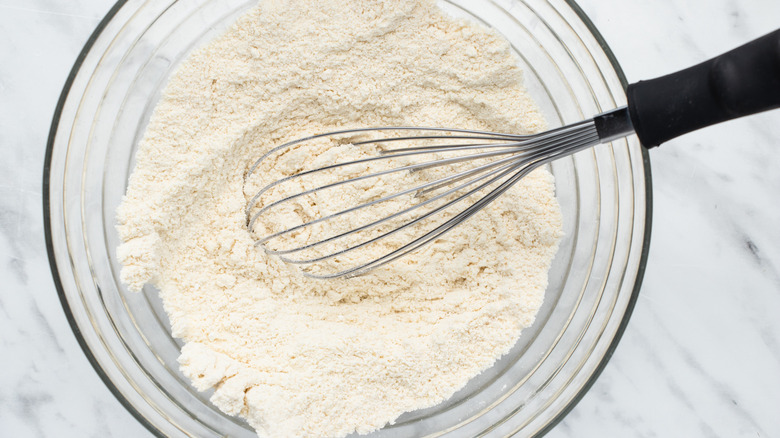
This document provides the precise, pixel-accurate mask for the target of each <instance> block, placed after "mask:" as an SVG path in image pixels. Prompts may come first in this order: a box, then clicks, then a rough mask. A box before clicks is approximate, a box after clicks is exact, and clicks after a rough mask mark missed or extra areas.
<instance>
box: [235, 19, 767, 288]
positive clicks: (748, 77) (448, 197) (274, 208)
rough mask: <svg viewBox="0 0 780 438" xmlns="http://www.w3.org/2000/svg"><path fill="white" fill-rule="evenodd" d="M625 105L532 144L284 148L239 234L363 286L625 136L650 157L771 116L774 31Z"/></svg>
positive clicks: (413, 133) (343, 142) (475, 140)
mask: <svg viewBox="0 0 780 438" xmlns="http://www.w3.org/2000/svg"><path fill="white" fill-rule="evenodd" d="M627 101H628V105H627V106H624V107H621V108H617V109H614V110H612V111H608V112H605V113H602V114H600V115H597V116H595V117H593V118H592V119H590V120H585V121H581V122H578V123H574V124H571V125H568V126H563V127H560V128H557V129H553V130H550V131H547V132H542V133H538V134H529V135H517V134H503V133H495V132H485V131H475V130H466V129H447V128H420V127H381V128H360V129H348V130H341V131H337V132H330V133H324V134H319V135H314V136H309V137H306V138H301V139H298V140H295V141H291V142H288V143H285V144H282V145H280V146H278V147H275V148H273V149H272V150H270V151H269V152H267V153H266V154H264V155H262V156H261V157H260V158H258V159H257V161H255V162H254V164H253V165H252V166H251V167H250V168H249V170H248V172H247V174H246V176H245V180H244V190H245V195H246V196H247V199H248V201H247V205H246V216H247V217H246V221H247V227H248V229H249V231H250V232H251V233H252V235H253V236H254V237H255V238H256V244H257V245H258V246H260V247H262V248H263V249H264V250H265V251H266V252H267V253H268V254H270V255H273V256H277V257H279V258H281V260H283V261H284V262H286V263H289V264H292V265H295V266H298V267H299V268H300V270H301V272H302V273H303V275H305V276H308V277H312V278H320V279H329V278H337V277H352V276H356V275H361V274H363V273H366V272H368V271H369V270H372V269H374V268H377V267H379V266H381V265H384V264H386V263H390V262H392V261H394V260H396V259H398V258H400V257H403V256H404V255H406V254H409V253H410V252H413V251H415V250H418V249H419V248H421V247H422V246H424V245H426V244H428V243H430V242H432V241H435V240H437V239H440V238H442V236H443V235H444V234H445V233H447V232H449V231H450V230H452V229H453V228H455V227H457V226H458V225H459V224H461V223H463V222H464V221H466V220H467V219H468V218H470V217H471V216H473V215H474V214H476V213H477V212H479V211H480V210H483V209H485V208H486V207H487V206H488V205H490V204H491V203H492V202H493V201H494V200H496V198H498V197H499V196H501V195H502V194H503V193H505V192H506V191H507V190H509V189H510V188H511V187H512V186H513V185H515V184H516V183H517V182H518V181H519V180H520V179H522V178H524V177H525V176H527V175H528V174H530V173H531V172H532V171H533V170H534V169H537V168H539V167H540V166H544V165H546V164H548V163H550V162H551V161H553V160H557V159H559V158H562V157H566V156H569V155H571V154H575V153H577V152H579V151H582V150H584V149H587V148H590V147H593V146H595V145H598V144H601V143H608V142H610V141H613V140H615V139H619V138H621V137H624V136H627V135H630V134H634V133H635V134H636V135H637V136H638V138H639V140H640V142H641V143H642V145H643V146H644V147H647V148H651V147H654V146H657V145H659V144H661V143H663V142H665V141H667V140H670V139H672V138H675V137H677V136H679V135H682V134H685V133H688V132H691V131H694V130H697V129H700V128H702V127H705V126H709V125H712V124H716V123H720V122H723V121H726V120H730V119H734V118H738V117H742V116H746V115H750V114H754V113H757V112H761V111H766V110H770V109H773V108H777V107H780V30H778V31H774V32H772V33H770V34H767V35H765V36H763V37H761V38H759V39H756V40H754V41H752V42H749V43H747V44H745V45H743V46H741V47H738V48H736V49H734V50H732V51H730V52H727V53H725V54H723V55H720V56H718V57H716V58H713V59H711V60H708V61H705V62H703V63H701V64H698V65H695V66H693V67H690V68H688V69H685V70H682V71H679V72H676V73H673V74H670V75H667V76H663V77H659V78H656V79H652V80H649V81H639V82H637V83H634V84H631V85H629V86H628V88H627ZM312 152H314V153H312ZM342 156H347V157H349V158H348V159H342V158H340V157H342ZM312 157H316V158H312ZM275 173H279V174H280V175H281V176H279V177H277V178H278V179H273V180H267V178H268V177H269V175H274V174H275ZM264 178H265V179H264Z"/></svg>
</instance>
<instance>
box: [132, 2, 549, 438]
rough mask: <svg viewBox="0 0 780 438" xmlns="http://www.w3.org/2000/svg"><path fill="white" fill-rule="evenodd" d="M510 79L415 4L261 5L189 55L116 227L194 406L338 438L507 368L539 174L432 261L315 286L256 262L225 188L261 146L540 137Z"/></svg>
mask: <svg viewBox="0 0 780 438" xmlns="http://www.w3.org/2000/svg"><path fill="white" fill-rule="evenodd" d="M521 79H522V78H521V72H520V70H519V69H518V68H517V67H516V59H515V58H514V57H513V55H512V54H511V51H510V48H509V46H508V44H507V42H506V41H504V40H503V39H502V38H501V37H500V36H498V35H497V34H496V33H494V32H492V31H489V30H486V29H484V28H481V27H478V26H476V25H474V24H470V23H467V22H464V21H459V20H455V19H452V18H449V17H447V16H446V15H444V14H443V12H441V11H440V10H439V9H438V8H437V7H436V6H435V5H434V3H433V2H432V1H429V0H319V1H316V2H315V1H309V0H286V1H283V0H264V1H261V2H260V4H259V6H258V7H257V8H255V9H253V10H251V11H250V12H248V13H247V14H246V15H244V16H243V17H241V18H240V19H239V20H238V21H237V22H236V23H235V24H234V25H233V26H232V27H231V28H230V29H229V30H228V31H227V32H226V33H225V34H224V35H223V36H221V37H219V38H217V39H216V40H214V41H213V42H211V43H210V44H208V45H207V46H205V47H203V48H201V49H199V50H197V51H195V52H194V53H193V54H192V55H191V56H190V57H189V58H188V59H187V60H186V61H185V62H184V63H183V64H182V65H181V66H180V67H179V69H178V71H177V72H176V74H175V75H174V77H173V78H172V79H171V81H170V83H169V84H168V86H167V88H166V90H165V93H164V96H163V98H162V100H161V101H160V102H159V104H158V105H157V108H156V110H155V113H154V115H153V117H152V119H151V121H150V122H149V125H148V128H147V131H146V134H145V136H144V138H143V140H142V142H141V144H140V147H139V151H138V154H137V166H136V168H135V170H134V172H133V174H132V176H131V178H130V184H129V187H128V190H127V194H126V196H125V198H124V200H123V202H122V205H121V206H120V207H119V210H118V230H119V233H120V236H121V239H122V242H123V243H122V245H121V246H120V247H119V249H118V254H119V258H120V260H121V262H122V264H123V269H122V280H123V281H124V282H125V283H126V284H127V285H128V286H129V287H130V288H131V289H136V290H137V289H140V288H141V287H142V286H143V285H144V284H146V283H150V284H153V285H155V286H157V287H158V288H159V290H160V294H161V296H162V299H163V302H164V305H165V309H166V311H167V312H168V315H169V316H170V322H171V326H172V331H173V335H174V336H176V337H178V338H181V339H183V340H184V341H185V342H186V344H185V345H184V347H183V349H182V354H181V357H180V359H179V362H180V364H181V369H182V371H183V373H184V374H185V375H186V376H188V377H189V378H190V379H191V380H192V382H193V384H194V386H195V387H196V388H197V389H199V390H202V391H205V390H208V389H210V388H214V389H215V392H214V395H213V397H212V399H211V400H212V402H213V403H214V404H215V405H216V406H217V407H219V408H220V409H221V410H223V411H224V412H226V413H228V414H232V415H240V416H242V417H244V418H246V419H247V420H248V422H249V423H250V424H251V425H252V426H253V427H254V428H256V429H257V431H258V434H259V435H260V436H271V437H293V436H295V437H298V436H301V437H304V436H306V437H315V436H333V437H337V436H344V435H346V434H349V433H351V432H354V431H357V432H359V433H368V432H371V431H373V430H376V429H378V428H381V427H383V426H384V425H386V424H388V423H392V422H393V421H394V420H395V419H396V418H397V417H398V416H399V415H401V414H402V413H403V412H406V411H411V410H415V409H419V408H425V407H429V406H432V405H435V404H437V403H439V402H441V401H443V400H445V399H446V398H448V397H450V396H451V395H452V394H453V393H454V392H455V391H456V390H458V389H459V388H461V387H463V386H464V385H465V384H466V382H467V381H468V380H469V379H470V378H472V377H474V376H475V375H477V374H478V373H480V372H481V371H483V370H485V369H486V368H488V367H490V366H491V365H492V364H493V363H494V362H495V360H496V359H497V358H498V357H500V356H501V355H503V354H505V353H506V352H507V351H508V350H509V349H510V348H511V347H512V345H513V344H514V343H515V342H516V341H517V338H518V336H519V335H520V332H521V330H522V329H523V328H525V327H527V326H529V325H530V324H531V323H532V322H533V319H534V316H535V314H536V312H537V310H538V309H539V306H540V305H541V302H542V298H543V294H544V290H545V288H546V286H547V270H548V268H549V265H550V262H551V260H552V258H553V256H554V254H555V251H556V249H557V246H558V241H559V238H560V235H561V214H560V210H559V206H558V203H557V201H556V199H555V197H554V185H553V178H552V175H551V174H550V173H549V172H548V171H546V170H544V169H541V170H537V171H535V172H534V173H532V174H531V175H530V176H529V177H527V178H525V179H523V180H522V181H521V182H520V183H519V184H518V185H517V186H515V187H514V188H512V190H510V191H509V192H508V193H507V194H505V195H504V196H502V197H501V198H499V199H498V200H497V201H496V202H494V203H493V204H492V205H491V206H489V208H488V209H487V210H486V211H483V212H480V213H479V214H478V215H476V216H475V217H473V218H472V219H470V220H469V221H467V222H465V223H464V224H463V225H461V226H459V227H457V228H456V229H454V230H453V231H451V232H450V233H448V234H446V235H445V236H444V237H442V238H440V239H438V241H437V242H436V243H434V244H431V245H427V246H426V247H424V248H423V249H421V250H419V251H417V252H416V253H413V254H412V255H410V256H407V257H404V258H402V259H399V260H398V261H396V262H394V263H392V264H390V265H387V266H385V267H383V268H380V269H378V270H375V271H372V272H371V273H370V274H368V275H364V276H361V277H357V278H352V279H340V280H328V281H323V280H311V279H306V278H304V277H302V276H301V275H300V274H299V273H298V272H297V271H296V270H294V269H291V268H290V267H288V266H286V265H285V264H283V263H282V262H281V261H279V260H278V259H275V258H268V257H267V256H266V255H265V254H264V253H262V251H258V250H256V249H255V247H254V241H253V239H252V237H251V235H250V233H249V232H248V230H247V228H246V223H245V216H244V207H245V205H246V201H247V198H246V195H245V194H244V191H243V177H244V174H245V172H246V171H247V169H248V167H249V166H250V165H251V164H252V163H253V162H254V161H255V160H256V159H257V158H258V157H259V156H260V155H262V154H263V153H264V152H265V151H267V150H269V149H270V148H272V147H273V146H276V145H278V144H281V143H283V142H286V141H289V140H292V139H294V138H298V137H301V136H304V135H309V134H314V133H318V132H327V131H333V130H336V129H340V128H344V127H360V126H388V125H390V126H392V125H412V126H453V127H462V128H471V129H488V130H495V131H506V132H517V133H523V132H534V131H538V130H540V129H543V128H544V122H543V120H542V118H541V116H540V114H539V112H538V110H537V108H536V106H535V105H534V103H533V102H532V101H531V100H530V98H529V97H528V95H527V94H526V92H525V91H524V89H523V87H522V85H521ZM308 158H309V157H299V159H308ZM278 166H279V169H277V170H279V171H281V172H283V171H284V169H285V167H284V166H285V163H284V162H280V163H278ZM293 167H294V166H293Z"/></svg>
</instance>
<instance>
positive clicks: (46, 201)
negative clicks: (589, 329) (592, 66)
mask: <svg viewBox="0 0 780 438" xmlns="http://www.w3.org/2000/svg"><path fill="white" fill-rule="evenodd" d="M128 1H129V0H116V2H115V3H114V5H113V6H112V7H111V9H109V11H108V12H107V13H106V15H105V16H104V17H103V19H102V20H101V21H100V23H98V25H97V26H96V27H95V30H94V31H93V32H92V34H91V35H90V36H89V38H88V39H87V42H86V43H85V44H84V47H83V48H82V49H81V51H80V52H79V54H78V56H77V57H76V61H75V62H74V64H73V67H71V70H70V72H69V74H68V77H67V79H66V80H65V84H64V85H63V88H62V91H61V93H60V96H59V99H58V101H57V106H56V107H55V110H54V115H53V117H52V122H51V126H50V128H49V135H48V139H47V141H46V153H45V156H44V163H43V181H42V186H43V187H42V188H43V190H42V197H41V198H42V201H43V228H44V234H45V240H46V252H47V255H48V259H49V267H50V269H51V275H52V280H53V281H54V286H55V288H56V289H57V295H58V296H59V299H60V304H61V305H62V309H63V310H64V312H65V317H66V319H67V320H68V324H69V325H70V328H71V330H72V331H73V335H74V336H75V337H76V340H77V341H78V344H79V346H80V347H81V350H82V351H83V352H84V355H85V356H86V358H87V360H88V361H89V363H90V364H91V365H92V368H93V369H94V370H95V372H96V373H97V374H98V376H99V377H100V379H101V380H102V381H103V383H104V384H105V385H106V387H107V388H108V390H109V391H110V392H111V393H112V394H113V395H114V397H115V398H116V399H117V400H118V401H119V403H120V404H122V406H124V407H125V409H127V411H128V412H129V413H130V414H131V415H132V416H133V417H134V418H135V419H136V420H137V421H138V422H139V423H140V424H142V425H143V426H144V427H145V428H146V429H147V430H148V431H149V432H151V433H152V434H153V435H154V436H157V437H160V438H165V435H164V434H163V433H162V431H161V430H159V429H157V428H156V427H155V426H154V425H153V424H151V423H150V422H149V421H148V420H147V419H146V418H145V417H144V416H143V415H141V413H140V412H139V411H138V410H136V408H135V407H134V406H133V405H132V404H131V403H130V402H129V400H128V399H127V398H125V396H124V395H122V393H121V392H120V391H119V389H118V388H117V386H116V385H115V384H114V383H113V382H112V381H111V379H110V378H109V377H108V375H107V374H106V372H105V371H104V370H103V368H102V367H101V366H100V364H99V363H98V361H97V359H96V358H95V355H94V354H93V353H92V350H90V348H89V346H88V345H87V342H86V339H85V338H84V336H83V335H82V334H81V329H80V328H79V326H78V324H77V323H76V319H75V317H74V315H73V312H72V310H71V307H70V304H69V303H68V299H67V297H66V295H65V291H64V289H63V286H62V281H61V280H60V275H59V269H58V268H57V260H56V257H55V254H54V243H53V237H52V227H51V211H50V204H51V203H50V196H51V189H50V171H51V160H52V155H53V150H54V143H55V138H56V135H57V129H58V127H59V123H60V118H61V117H62V111H63V108H64V106H65V102H66V101H67V99H68V96H69V94H70V90H71V87H72V86H73V83H74V81H75V79H76V76H77V75H78V73H79V71H80V70H81V67H82V64H83V63H84V60H85V59H86V57H87V54H89V52H90V51H91V50H92V47H93V46H94V44H95V42H96V41H97V39H98V38H99V37H100V35H101V34H102V33H103V31H104V30H105V28H106V27H107V26H108V24H109V23H110V22H111V20H112V19H113V18H114V17H115V16H116V14H117V13H118V12H119V10H120V9H122V7H123V6H124V5H125V4H127V3H128ZM563 1H564V2H565V3H566V4H567V5H568V6H569V7H570V8H571V9H572V11H574V13H575V14H576V15H577V17H578V18H579V19H580V20H581V21H582V22H583V24H585V26H586V27H587V29H588V31H589V32H590V34H591V35H592V36H593V37H594V38H595V39H596V42H597V43H598V44H599V46H600V47H601V49H602V50H603V51H604V54H605V55H606V56H607V59H608V60H609V62H610V64H611V65H612V68H613V69H614V71H615V74H616V75H617V77H618V79H619V81H620V84H621V86H622V87H623V91H624V92H625V90H626V88H627V87H628V81H627V79H626V76H625V73H624V72H623V69H622V68H621V67H620V63H619V62H618V60H617V58H616V57H615V54H614V53H613V52H612V49H611V48H610V47H609V45H608V44H607V42H606V40H605V39H604V37H603V36H602V35H601V33H600V32H599V30H598V29H597V28H596V26H595V25H594V24H593V22H592V21H591V19H590V18H589V17H588V16H587V14H585V12H584V11H583V10H582V8H581V7H580V6H579V5H578V4H577V3H576V2H575V0H563ZM640 145H641V143H640ZM640 149H641V154H642V165H643V167H644V174H645V194H644V195H645V228H644V236H643V237H642V250H641V252H640V258H639V264H638V268H637V272H636V281H635V283H634V287H633V290H632V291H631V296H630V297H629V300H628V303H627V305H626V310H625V313H624V314H623V317H622V319H621V321H620V324H619V326H618V328H617V331H616V332H615V336H614V337H613V338H612V340H611V342H610V344H609V346H608V347H607V350H606V352H605V354H604V356H603V357H602V358H601V361H600V362H599V363H598V365H597V366H596V368H595V369H594V371H593V373H592V374H591V375H590V376H589V377H588V380H587V381H586V382H585V384H583V385H582V386H581V389H580V391H579V392H578V393H577V394H576V395H575V396H574V397H573V398H572V399H571V400H570V401H569V403H568V404H567V405H566V406H565V407H564V408H563V409H562V410H561V411H560V412H559V413H558V414H557V415H556V416H555V417H553V418H552V419H551V420H550V422H549V423H548V424H547V425H546V426H544V427H543V428H542V429H540V431H539V434H538V436H543V435H545V434H547V433H548V432H549V431H550V430H552V429H553V428H554V427H555V426H557V425H558V424H559V423H560V422H561V421H562V420H563V418H565V417H566V415H567V414H568V413H569V412H571V411H572V409H574V407H575V406H576V405H577V404H578V403H579V402H580V400H582V398H583V397H584V396H585V394H587V393H588V391H589V390H590V388H591V387H592V386H593V384H594V383H595V382H596V380H597V379H598V378H599V376H600V375H601V373H602V372H603V371H604V368H605V367H606V365H607V363H609V360H610V359H611V358H612V355H613V354H614V352H615V349H616V348H617V346H618V344H619V343H620V339H621V338H622V337H623V333H624V332H625V330H626V327H627V325H628V322H629V320H630V319H631V314H632V313H633V310H634V306H635V305H636V301H637V299H638V297H639V291H640V289H641V286H642V280H643V279H644V274H645V270H646V267H647V258H648V253H649V249H650V235H651V229H652V218H653V185H652V174H651V171H650V156H649V154H648V151H647V149H646V148H645V147H644V146H641V147H640Z"/></svg>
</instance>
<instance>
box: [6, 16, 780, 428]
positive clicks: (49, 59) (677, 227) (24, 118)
mask: <svg viewBox="0 0 780 438" xmlns="http://www.w3.org/2000/svg"><path fill="white" fill-rule="evenodd" d="M112 3H113V2H112V1H111V0H70V1H67V2H58V1H54V0H0V148H2V149H1V150H2V159H0V279H2V281H3V287H2V292H0V355H2V357H3V360H2V366H0V370H2V371H0V436H7V437H43V436H60V437H86V436H94V437H106V438H108V437H114V438H120V437H145V436H151V434H150V433H149V432H148V431H146V430H145V429H144V428H143V426H142V425H140V424H139V423H138V422H136V420H135V419H134V418H133V417H132V416H131V415H130V414H129V413H128V412H127V411H126V410H125V409H124V408H123V407H122V405H120V404H119V402H118V401H117V400H116V399H115V398H114V397H113V396H112V395H111V393H110V392H109V391H108V389H107V388H106V387H105V386H104V385H103V383H102V382H101V381H100V379H99V378H98V376H97V374H96V373H95V372H94V370H93V369H92V367H91V366H90V364H89V363H88V362H87V359H86V358H85V356H84V354H83V353H82V351H81V349H80V348H79V346H78V344H77V342H76V339H75V337H74V335H73V333H72V331H71V329H70V327H69V326H68V323H67V321H66V319H65V315H64V313H63V311H62V308H61V306H60V303H59V300H58V298H57V292H56V290H55V288H54V283H53V281H52V279H51V275H50V271H49V264H48V260H47V257H46V248H45V242H44V235H43V223H42V212H41V174H42V163H43V156H44V151H45V145H46V138H47V135H48V129H49V124H50V122H51V116H52V113H53V111H54V107H55V104H56V102H57V99H58V96H59V93H60V90H61V87H62V85H63V83H64V82H65V78H66V76H67V75H68V72H69V70H70V68H71V66H72V64H73V62H74V60H75V58H76V56H77V55H78V53H79V51H80V50H81V47H82V45H83V44H84V42H85V41H86V39H87V37H88V36H89V34H90V33H91V32H92V30H93V29H94V27H95V26H96V25H97V23H98V22H99V21H100V19H101V18H102V16H103V15H104V14H105V13H106V12H107V11H108V9H109V8H110V7H111V5H112ZM580 4H581V6H582V8H583V9H584V10H585V12H586V13H587V14H589V15H590V17H591V19H592V20H593V22H594V23H595V24H596V26H597V27H598V28H599V29H600V30H601V32H602V34H603V36H604V38H605V39H606V41H607V42H608V43H609V44H610V46H611V47H612V49H613V51H614V52H615V55H616V56H617V58H618V59H619V60H620V63H621V64H622V66H623V69H624V70H625V73H626V76H627V77H628V79H629V81H636V80H639V79H647V78H651V77H655V76H658V75H661V74H665V73H668V72H671V71H674V70H677V69H680V68H683V67H686V66H688V65H691V64H693V63H696V62H699V61H703V60H704V59H706V58H708V57H711V56H714V55H717V54H719V53H720V52H723V51H725V50H727V49H730V48H732V47H734V46H736V45H739V44H741V43H743V42H745V41H748V40H749V39H752V38H755V37H758V36H760V35H763V34H764V33H767V32H769V31H771V30H773V29H774V28H775V27H777V26H778V25H779V24H780V21H778V17H780V2H778V1H777V0H740V1H735V0H689V1H684V2H680V1H677V2H675V1H671V0H661V1H655V2H648V1H645V0H621V1H610V2H605V1H600V0H582V1H581V2H580ZM651 159H652V167H653V186H654V215H653V232H652V234H653V236H652V244H651V246H650V256H649V262H648V265H647V272H646V275H645V280H644V284H643V287H642V291H641V294H640V297H639V301H638V303H637V305H636V309H635V310H634V314H633V317H632V319H631V323H630V324H629V326H628V329H627V330H626V332H625V335H624V336H623V339H622V341H621V343H620V345H619V346H618V348H617V351H616V352H615V354H614V356H613V358H612V360H611V361H610V362H609V364H608V365H607V367H606V369H605V370H604V372H603V374H602V375H601V377H600V378H599V379H598V381H597V382H596V383H595V385H594V386H593V388H592V389H591V390H590V392H588V394H587V395H586V396H585V397H584V398H583V399H582V401H581V402H580V403H579V404H578V405H577V406H576V407H575V408H574V410H573V411H572V412H571V413H570V414H569V415H568V416H567V417H566V418H565V419H564V421H563V422H562V423H561V424H559V425H558V426H557V427H556V428H555V429H554V430H553V431H552V432H550V434H549V435H548V436H550V437H554V438H565V437H591V436H607V437H613V436H615V437H617V436H619V437H655V436H659V437H667V436H675V437H677V436H679V437H718V436H723V437H773V436H780V226H778V223H780V202H778V200H779V199H780V172H779V171H778V170H780V110H775V111H774V112H770V113H764V114H761V115H758V116H755V117H751V118H748V119H741V120H737V121H733V122H729V123H727V124H723V125H721V126H716V127H713V128H710V129H708V130H705V131H701V132H698V133H694V134H690V135H687V136H684V137H682V138H679V139H677V140H674V141H673V142H671V143H669V144H667V145H664V146H663V147H661V148H658V149H656V150H653V151H652V152H651Z"/></svg>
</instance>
